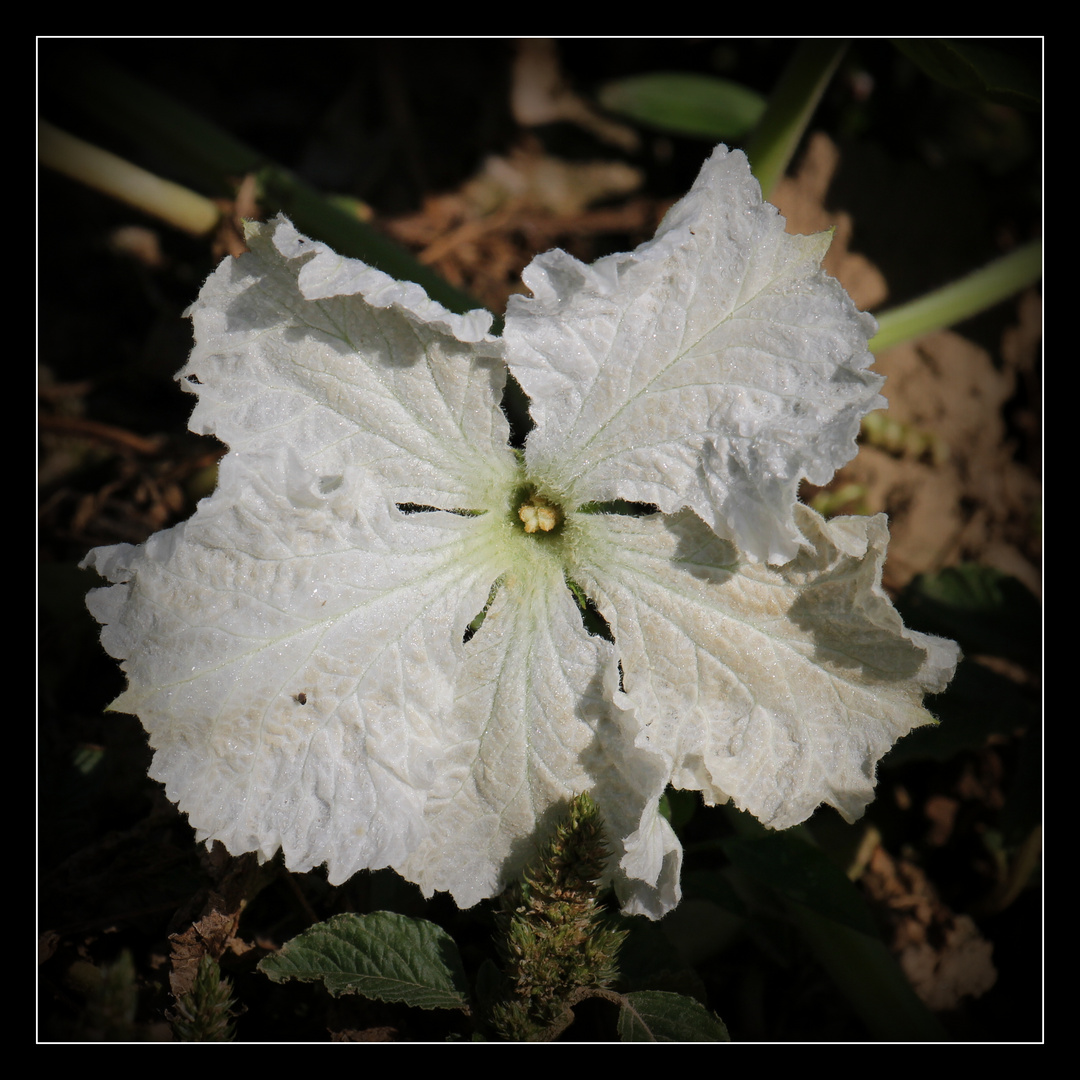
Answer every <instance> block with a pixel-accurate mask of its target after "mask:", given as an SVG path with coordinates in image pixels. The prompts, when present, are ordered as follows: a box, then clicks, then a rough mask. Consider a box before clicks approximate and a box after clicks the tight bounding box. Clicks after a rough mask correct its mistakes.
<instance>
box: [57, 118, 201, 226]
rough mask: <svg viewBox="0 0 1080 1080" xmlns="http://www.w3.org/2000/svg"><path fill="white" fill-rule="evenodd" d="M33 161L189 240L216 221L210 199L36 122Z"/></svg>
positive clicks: (64, 132) (65, 133) (58, 130)
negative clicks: (156, 220)
mask: <svg viewBox="0 0 1080 1080" xmlns="http://www.w3.org/2000/svg"><path fill="white" fill-rule="evenodd" d="M38 160H39V161H40V162H41V163H42V164H43V165H47V166H48V167H49V168H50V169H55V170H56V171H57V172H60V173H63V174H64V175H65V176H67V177H69V178H70V179H72V180H77V181H79V182H80V183H83V184H86V185H87V186H88V187H92V188H94V189H95V190H97V191H100V192H102V193H104V194H105V195H108V196H110V197H111V198H114V199H119V200H121V201H122V202H126V203H127V204H128V205H129V206H134V207H135V208H136V209H138V210H141V211H143V212H144V213H146V214H150V215H151V216H152V217H156V218H160V219H161V220H162V221H166V222H168V223H169V224H170V225H173V226H175V227H176V228H178V229H183V230H184V231H185V232H189V233H191V234H192V235H194V236H203V235H205V234H207V233H209V232H211V231H212V230H213V229H214V226H216V225H217V223H218V219H219V218H220V217H221V212H220V211H219V210H218V208H217V206H216V205H215V204H214V203H213V202H211V200H210V199H207V198H204V197H203V196H202V195H199V194H198V193H197V192H194V191H191V190H189V189H188V188H185V187H181V186H180V185H179V184H174V183H172V181H170V180H163V179H162V178H161V177H160V176H155V175H154V174H153V173H149V172H147V171H146V170H145V169H140V168H139V166H138V165H132V163H131V162H130V161H125V160H124V159H123V158H120V157H117V156H116V155H115V154H110V153H109V152H108V151H107V150H102V149H101V148H100V147H97V146H92V145H91V144H90V143H88V142H83V140H82V139H77V138H76V137H75V136H74V135H69V134H68V133H67V132H66V131H61V130H60V129H59V128H57V127H54V126H53V125H52V124H50V123H49V122H48V121H47V120H39V121H38Z"/></svg>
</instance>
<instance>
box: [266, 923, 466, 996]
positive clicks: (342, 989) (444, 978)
mask: <svg viewBox="0 0 1080 1080" xmlns="http://www.w3.org/2000/svg"><path fill="white" fill-rule="evenodd" d="M259 970H260V971H261V972H262V973H263V974H264V975H267V976H269V977H270V978H271V979H273V980H274V982H284V981H285V980H287V979H299V980H300V981H301V982H316V981H319V982H322V983H323V984H324V985H325V986H326V988H327V990H329V991H330V993H331V994H333V995H334V996H335V997H337V996H339V995H341V994H362V995H363V996H364V997H368V998H375V999H376V1000H378V1001H388V1002H396V1001H400V1002H403V1003H404V1004H406V1005H413V1006H415V1007H416V1008H419V1009H462V1010H464V1011H468V1008H469V1005H468V1000H469V987H468V982H467V981H466V978H465V971H464V969H463V968H462V966H461V957H460V956H459V954H458V950H457V945H455V944H454V941H453V939H452V938H451V937H450V936H449V934H447V933H446V931H445V930H443V929H442V928H441V927H438V926H436V925H435V924H434V923H430V922H426V921H425V920H423V919H410V918H407V917H406V916H404V915H398V914H395V913H394V912H392V911H376V912H374V913H373V914H371V915H352V914H347V915H335V916H334V917H333V918H331V919H327V921H326V922H324V923H319V924H318V925H317V926H313V927H312V928H311V929H310V930H306V931H304V933H302V934H300V935H299V936H298V937H295V938H293V939H292V941H289V942H287V943H286V944H285V945H284V946H282V949H281V951H280V952H279V953H276V954H275V955H274V956H268V957H266V959H265V960H263V961H262V962H261V963H260V964H259Z"/></svg>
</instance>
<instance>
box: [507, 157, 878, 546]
mask: <svg viewBox="0 0 1080 1080" xmlns="http://www.w3.org/2000/svg"><path fill="white" fill-rule="evenodd" d="M828 242H829V235H828V234H824V233H823V234H819V235H817V236H809V237H807V236H789V235H788V234H787V233H785V232H784V220H783V218H781V217H780V215H779V214H778V213H777V211H776V210H775V208H774V207H772V206H769V205H768V204H767V203H764V202H762V199H761V191H760V188H759V187H758V184H757V182H756V181H755V180H754V179H753V177H752V176H751V174H750V170H749V166H748V165H747V162H746V158H745V157H744V155H743V154H742V153H740V152H738V151H735V152H730V153H729V152H728V151H727V149H726V148H725V147H722V146H721V147H718V148H717V149H716V151H715V152H714V153H713V155H712V157H711V158H710V159H709V161H708V162H706V164H705V166H704V168H703V169H702V171H701V175H700V176H699V177H698V179H697V182H696V183H695V184H694V187H693V189H692V190H691V191H690V193H689V194H688V195H687V196H686V197H685V198H684V199H682V200H681V201H680V202H679V203H677V204H676V205H675V206H674V207H673V208H672V209H671V211H670V212H669V213H668V215H667V217H666V218H665V219H664V221H663V223H662V224H661V226H660V229H659V231H658V233H657V235H656V238H655V239H653V240H652V241H650V242H649V243H647V244H644V245H642V246H641V247H640V248H638V249H637V251H635V252H632V253H629V254H620V255H612V256H609V257H608V258H605V259H601V260H600V261H599V262H597V263H595V264H594V265H593V266H591V267H590V266H584V265H583V264H581V263H579V262H578V261H577V260H575V259H573V258H572V257H571V256H569V255H567V254H566V253H565V252H562V251H551V252H548V253H547V254H545V255H541V256H539V257H538V258H536V259H534V260H533V262H532V263H531V264H530V266H529V267H528V268H527V270H526V271H525V273H524V275H523V278H524V281H525V283H526V284H527V285H528V286H529V288H530V289H531V290H532V292H533V297H532V298H531V299H530V298H526V297H524V296H513V297H511V298H510V303H509V305H508V307H507V314H506V330H505V338H506V342H507V350H508V351H507V361H508V363H509V366H510V368H511V370H512V371H513V373H514V375H515V376H516V377H517V378H518V380H519V381H520V382H521V384H522V386H523V387H524V388H525V390H526V392H527V393H528V394H529V396H530V397H531V398H532V415H533V418H534V420H535V421H536V425H537V426H536V429H535V430H534V431H533V432H532V433H531V434H530V437H529V441H528V444H527V450H526V453H527V461H528V463H529V467H530V470H531V471H532V472H533V474H534V475H537V476H541V477H543V478H544V480H545V481H546V482H547V483H548V484H549V485H550V486H551V487H552V489H553V490H555V491H558V492H561V493H563V494H564V495H565V497H566V498H567V501H568V502H571V503H574V504H575V505H581V504H583V503H585V502H588V501H593V500H598V501H603V500H610V499H613V498H615V497H619V498H623V499H627V500H630V501H637V502H645V503H652V504H655V505H656V506H658V507H659V508H660V509H661V510H663V511H664V512H667V513H671V512H674V511H677V510H679V509H681V508H682V507H684V506H691V507H693V508H694V509H695V510H696V511H697V513H698V514H699V516H701V517H702V518H703V519H704V520H705V521H706V522H707V523H708V524H709V525H710V526H712V527H713V528H714V529H715V530H716V531H717V532H718V533H719V534H720V535H722V536H725V537H729V538H731V539H734V540H735V541H736V543H737V544H738V545H739V546H740V548H741V549H742V550H744V551H745V552H746V553H747V554H748V555H749V556H750V557H751V558H753V559H767V560H768V561H770V562H775V563H782V562H786V561H787V560H788V559H790V558H791V557H793V556H794V555H795V553H796V550H797V548H798V544H799V543H800V537H799V532H798V529H797V527H796V525H795V522H794V519H793V517H792V506H793V504H794V502H795V492H796V488H797V486H798V483H799V481H800V479H801V478H803V477H806V478H809V479H810V480H812V481H814V482H815V483H824V482H825V481H826V480H827V479H828V478H829V477H831V476H832V474H833V472H834V471H835V470H836V469H837V468H838V467H839V466H840V465H842V464H844V463H845V462H846V461H848V460H850V458H851V457H852V456H853V455H854V453H855V436H856V434H857V433H858V429H859V423H860V420H861V418H862V416H863V415H865V413H867V412H868V411H870V410H871V409H874V408H880V407H882V406H883V405H884V401H883V399H882V398H881V397H880V396H879V395H878V393H877V390H878V388H879V386H880V385H881V382H882V380H881V379H880V378H879V377H878V376H876V375H874V374H872V373H870V372H869V371H867V370H866V369H867V367H868V365H869V364H870V363H871V360H872V357H871V355H870V353H869V352H868V351H867V348H866V343H867V340H868V339H869V337H870V336H871V335H872V334H873V332H874V329H875V323H874V321H873V319H872V318H871V317H870V316H868V315H864V314H860V313H859V312H858V311H856V309H855V307H854V305H853V304H852V302H851V299H850V298H849V297H848V295H847V294H846V293H845V292H844V290H843V289H842V288H841V286H840V285H839V283H838V282H836V281H835V280H834V279H832V278H830V277H829V276H828V275H827V274H826V273H825V272H824V271H823V270H822V269H821V268H820V262H821V259H822V257H823V255H824V254H825V251H826V249H827V248H828Z"/></svg>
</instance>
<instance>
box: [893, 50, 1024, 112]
mask: <svg viewBox="0 0 1080 1080" xmlns="http://www.w3.org/2000/svg"><path fill="white" fill-rule="evenodd" d="M894 44H895V45H896V47H897V48H898V49H899V50H900V51H901V52H902V53H903V54H904V55H905V56H906V57H907V58H908V59H909V60H912V61H913V62H914V63H916V64H918V65H919V67H921V68H922V69H923V71H924V72H925V73H926V74H927V75H929V76H930V78H931V79H934V80H936V81H937V82H939V83H943V84H944V85H945V86H948V87H950V88H951V89H953V90H960V91H962V92H963V93H966V94H974V95H975V96H976V97H982V98H987V99H989V100H990V101H994V102H997V103H998V104H999V105H1012V106H1013V107H1014V108H1017V109H1038V108H1040V107H1041V105H1042V94H1041V92H1040V89H1039V77H1038V74H1037V72H1035V71H1033V70H1032V69H1031V68H1029V67H1028V66H1027V65H1026V64H1024V63H1022V62H1021V61H1019V60H1016V59H1014V58H1013V57H1012V56H1010V55H1008V54H1007V53H1004V52H1001V51H999V50H997V49H994V48H991V47H988V46H987V45H986V44H984V43H978V44H976V43H974V42H970V41H945V40H936V41H935V40H931V39H926V38H922V39H919V40H915V41H908V40H899V41H895V42H894Z"/></svg>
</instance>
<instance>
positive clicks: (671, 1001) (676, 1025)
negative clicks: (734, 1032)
mask: <svg viewBox="0 0 1080 1080" xmlns="http://www.w3.org/2000/svg"><path fill="white" fill-rule="evenodd" d="M619 1038H620V1039H621V1040H622V1041H623V1042H731V1036H730V1035H729V1034H728V1029H727V1027H726V1026H725V1024H724V1022H723V1021H722V1020H721V1019H720V1018H719V1017H717V1016H716V1015H715V1014H713V1013H711V1012H709V1010H708V1009H706V1008H705V1006H704V1005H702V1004H701V1003H700V1002H699V1001H695V1000H694V999H693V998H688V997H684V996H683V995H682V994H666V993H663V992H661V991H658V990H641V991H638V992H637V993H635V994H627V995H626V999H625V1003H624V1004H623V1007H622V1008H621V1009H620V1010H619Z"/></svg>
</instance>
